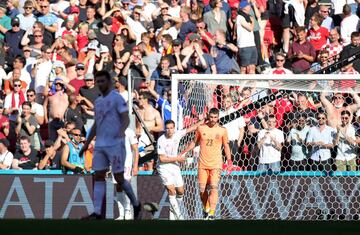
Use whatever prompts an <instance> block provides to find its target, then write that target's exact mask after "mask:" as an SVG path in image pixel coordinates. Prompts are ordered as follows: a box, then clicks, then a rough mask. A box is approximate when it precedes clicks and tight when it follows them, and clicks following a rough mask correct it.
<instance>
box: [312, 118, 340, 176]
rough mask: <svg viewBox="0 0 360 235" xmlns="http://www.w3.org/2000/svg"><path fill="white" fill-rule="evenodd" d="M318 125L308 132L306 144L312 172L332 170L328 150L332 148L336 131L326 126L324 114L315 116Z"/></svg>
mask: <svg viewBox="0 0 360 235" xmlns="http://www.w3.org/2000/svg"><path fill="white" fill-rule="evenodd" d="M317 120H318V125H317V126H313V127H311V128H310V130H309V134H308V136H307V137H306V144H307V146H308V147H309V148H311V149H310V160H309V165H310V168H311V170H312V171H325V172H330V171H331V170H332V158H331V152H330V150H331V149H332V148H333V147H334V143H335V137H336V130H335V129H333V128H331V127H330V126H328V125H326V114H325V113H318V114H317Z"/></svg>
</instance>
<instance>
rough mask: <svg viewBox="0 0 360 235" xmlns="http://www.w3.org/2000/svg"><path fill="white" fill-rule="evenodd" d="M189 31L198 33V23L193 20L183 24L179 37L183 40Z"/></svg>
mask: <svg viewBox="0 0 360 235" xmlns="http://www.w3.org/2000/svg"><path fill="white" fill-rule="evenodd" d="M189 33H196V25H195V24H194V23H193V22H191V21H188V22H184V23H183V24H182V25H181V28H180V32H179V35H178V38H179V39H180V40H181V41H182V42H183V41H185V38H186V35H188V34H189Z"/></svg>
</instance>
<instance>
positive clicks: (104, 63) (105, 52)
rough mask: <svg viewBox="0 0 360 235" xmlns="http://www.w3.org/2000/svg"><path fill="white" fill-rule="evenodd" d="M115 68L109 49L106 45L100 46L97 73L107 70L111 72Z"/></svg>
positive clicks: (96, 65) (96, 66)
mask: <svg viewBox="0 0 360 235" xmlns="http://www.w3.org/2000/svg"><path fill="white" fill-rule="evenodd" d="M113 66H114V62H113V60H112V57H111V55H110V53H109V48H108V47H107V46H105V45H100V60H99V61H98V62H97V63H96V64H95V69H96V71H100V70H106V71H110V70H111V69H112V68H113Z"/></svg>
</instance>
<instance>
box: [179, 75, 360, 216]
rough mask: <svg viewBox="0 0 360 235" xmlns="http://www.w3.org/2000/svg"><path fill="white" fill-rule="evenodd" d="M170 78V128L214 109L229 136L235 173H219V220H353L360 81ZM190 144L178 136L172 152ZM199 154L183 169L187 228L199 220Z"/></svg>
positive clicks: (359, 198)
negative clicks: (180, 105)
mask: <svg viewBox="0 0 360 235" xmlns="http://www.w3.org/2000/svg"><path fill="white" fill-rule="evenodd" d="M172 79H173V80H172V106H173V107H172V110H173V111H172V119H173V120H174V121H176V120H183V122H182V123H177V125H178V126H179V127H181V128H186V127H189V126H191V125H193V124H194V123H196V122H197V121H198V120H201V119H203V118H204V117H205V116H206V113H207V112H208V110H209V109H210V108H212V107H216V108H219V109H220V123H221V125H223V126H224V127H225V128H226V129H227V131H228V136H229V144H230V148H231V155H232V160H233V163H234V167H233V168H232V171H231V172H226V171H225V170H224V169H225V168H226V165H224V167H223V172H222V177H221V182H220V184H219V203H218V205H217V209H216V218H217V219H286V220H314V219H315V220H324V219H345V220H352V219H358V214H359V209H358V208H359V207H358V205H359V203H360V191H359V190H360V187H359V186H360V181H359V180H358V176H359V175H360V173H359V172H358V163H359V162H358V143H359V136H360V129H359V127H360V111H359V108H360V98H359V96H358V93H359V88H360V79H359V76H356V75H289V76H287V75H284V76H281V75H278V76H276V75H275V76H274V75H207V74H206V75H181V74H178V75H173V78H172ZM179 102H180V103H181V104H182V107H183V109H182V110H181V109H178V108H177V104H178V103H179ZM178 117H182V118H180V119H179V118H178ZM193 139H194V133H191V134H188V135H187V136H185V137H184V138H183V139H182V141H181V144H180V149H179V151H181V150H183V149H184V148H185V147H186V146H187V144H188V143H190V141H192V140H193ZM278 144H280V148H278V146H277V145H278ZM199 151H200V150H199V147H196V148H195V149H194V150H193V151H192V152H191V153H189V154H188V155H187V157H188V158H187V162H186V164H184V165H183V166H182V173H183V177H184V183H185V196H184V205H183V206H182V210H183V213H184V215H185V218H186V219H201V218H202V211H203V205H202V202H201V200H200V196H199V189H198V183H197V166H198V157H199ZM224 160H225V157H224ZM228 173H230V174H228Z"/></svg>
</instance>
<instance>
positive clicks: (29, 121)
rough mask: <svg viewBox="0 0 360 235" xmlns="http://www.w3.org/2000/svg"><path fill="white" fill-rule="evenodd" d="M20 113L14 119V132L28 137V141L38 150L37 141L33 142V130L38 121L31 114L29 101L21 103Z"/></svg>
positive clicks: (34, 130)
mask: <svg viewBox="0 0 360 235" xmlns="http://www.w3.org/2000/svg"><path fill="white" fill-rule="evenodd" d="M21 107H22V114H21V115H19V116H18V117H17V119H16V128H15V133H16V135H17V136H27V137H29V139H30V143H31V145H32V146H34V147H35V149H36V150H40V145H39V143H35V139H34V136H35V132H36V127H37V126H38V122H37V121H36V118H35V117H34V115H32V114H31V103H30V102H29V101H25V102H24V103H23V104H22V106H21Z"/></svg>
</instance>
